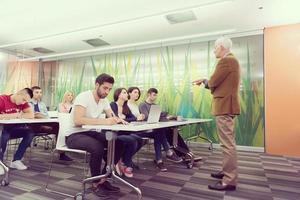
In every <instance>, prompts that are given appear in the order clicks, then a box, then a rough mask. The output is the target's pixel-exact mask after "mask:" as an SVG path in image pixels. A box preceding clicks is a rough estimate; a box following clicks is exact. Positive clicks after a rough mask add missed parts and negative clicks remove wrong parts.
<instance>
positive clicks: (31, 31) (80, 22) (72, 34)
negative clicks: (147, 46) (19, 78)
mask: <svg viewBox="0 0 300 200" xmlns="http://www.w3.org/2000/svg"><path fill="white" fill-rule="evenodd" d="M261 6H262V7H263V9H259V7H261ZM299 8H300V1H299V0H228V1H227V0H126V1H125V0H85V1H80V0H77V1H74V0H51V1H49V0H26V1H19V0H1V3H0V9H1V12H0V24H1V26H0V49H2V50H4V51H10V52H19V53H24V54H26V55H27V56H26V57H34V56H42V57H43V56H45V54H44V55H42V54H39V53H36V52H34V51H32V50H30V49H32V48H34V47H44V48H47V49H51V50H53V51H55V53H54V54H62V53H66V52H74V51H82V50H83V51H89V50H95V48H94V47H92V46H89V45H88V44H86V43H84V42H83V41H82V40H87V39H91V38H97V37H99V38H101V39H103V40H105V41H106V42H108V43H110V44H111V46H110V47H107V46H104V47H102V48H99V49H100V50H101V49H107V48H114V47H115V48H118V47H122V46H129V45H130V44H139V43H145V42H148V43H149V42H150V43H154V42H151V41H155V42H163V41H166V40H172V39H174V40H175V39H176V38H179V37H187V38H188V37H190V38H192V37H194V36H193V35H198V36H203V37H204V36H207V35H210V34H211V35H212V34H214V35H222V34H226V33H233V32H244V31H249V30H257V29H263V28H264V27H270V26H276V25H283V24H293V23H300V12H299V10H300V9H299ZM187 10H192V11H193V12H194V13H195V15H196V17H197V20H196V21H190V22H186V23H179V24H173V25H171V24H169V23H168V21H167V20H166V18H165V15H166V14H171V13H176V12H182V11H187ZM191 35H192V36H191ZM96 50H98V49H96ZM50 55H51V54H50ZM47 56H48V54H47Z"/></svg>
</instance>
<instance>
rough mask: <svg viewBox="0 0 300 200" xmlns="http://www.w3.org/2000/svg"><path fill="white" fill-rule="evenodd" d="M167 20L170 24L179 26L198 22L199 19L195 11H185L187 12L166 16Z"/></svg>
mask: <svg viewBox="0 0 300 200" xmlns="http://www.w3.org/2000/svg"><path fill="white" fill-rule="evenodd" d="M166 19H167V20H168V22H169V23H170V24H178V23H183V22H188V21H193V20H197V17H196V15H195V13H194V12H193V11H185V12H179V13H174V14H169V15H166Z"/></svg>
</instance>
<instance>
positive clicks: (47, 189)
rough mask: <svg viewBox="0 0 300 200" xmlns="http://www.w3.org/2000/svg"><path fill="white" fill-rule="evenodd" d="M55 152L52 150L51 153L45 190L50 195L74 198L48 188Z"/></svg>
mask: <svg viewBox="0 0 300 200" xmlns="http://www.w3.org/2000/svg"><path fill="white" fill-rule="evenodd" d="M55 152H56V150H55V149H54V150H53V152H52V158H51V164H50V168H49V173H48V177H47V182H46V187H45V190H46V192H50V193H54V194H59V195H63V196H67V197H71V198H74V195H71V194H67V193H64V192H59V191H56V190H51V189H49V188H48V185H49V179H50V175H51V170H52V166H53V160H54V153H55Z"/></svg>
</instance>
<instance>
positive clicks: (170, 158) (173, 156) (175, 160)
mask: <svg viewBox="0 0 300 200" xmlns="http://www.w3.org/2000/svg"><path fill="white" fill-rule="evenodd" d="M167 159H168V160H170V161H172V162H175V163H180V162H182V158H180V157H178V156H177V155H176V153H174V152H173V153H172V155H170V156H169V155H167Z"/></svg>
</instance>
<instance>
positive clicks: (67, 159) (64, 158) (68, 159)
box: [59, 153, 73, 161]
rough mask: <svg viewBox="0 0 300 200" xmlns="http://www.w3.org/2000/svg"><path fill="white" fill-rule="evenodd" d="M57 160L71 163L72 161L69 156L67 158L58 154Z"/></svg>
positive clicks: (63, 154) (62, 154)
mask: <svg viewBox="0 0 300 200" xmlns="http://www.w3.org/2000/svg"><path fill="white" fill-rule="evenodd" d="M59 160H62V161H73V159H72V158H70V157H69V156H67V155H66V154H65V153H61V154H59Z"/></svg>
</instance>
